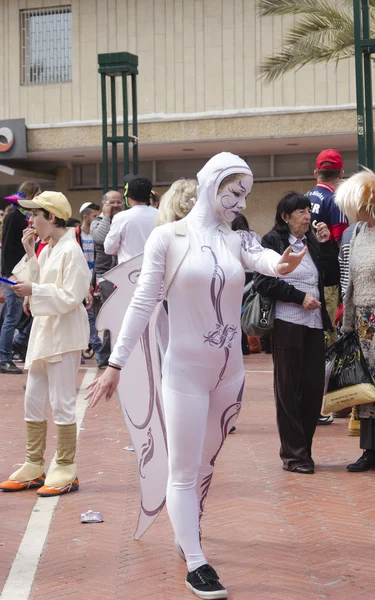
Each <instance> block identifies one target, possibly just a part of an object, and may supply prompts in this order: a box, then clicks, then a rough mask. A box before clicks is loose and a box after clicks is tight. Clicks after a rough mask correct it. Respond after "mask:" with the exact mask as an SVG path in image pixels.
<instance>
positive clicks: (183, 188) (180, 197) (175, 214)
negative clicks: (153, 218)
mask: <svg viewBox="0 0 375 600" xmlns="http://www.w3.org/2000/svg"><path fill="white" fill-rule="evenodd" d="M197 185H198V184H197V181H196V180H195V179H178V180H177V181H175V182H174V183H172V185H171V187H170V188H169V190H168V191H166V192H165V194H163V196H162V198H161V200H160V205H159V217H158V220H157V225H164V223H172V222H173V221H179V220H180V219H183V218H184V217H186V215H187V214H189V212H190V211H191V209H192V208H193V206H194V198H196V193H197Z"/></svg>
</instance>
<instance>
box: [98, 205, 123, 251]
mask: <svg viewBox="0 0 375 600" xmlns="http://www.w3.org/2000/svg"><path fill="white" fill-rule="evenodd" d="M120 214H121V213H120ZM116 217H117V215H115V216H114V217H113V219H112V223H111V227H110V230H109V232H108V233H107V235H106V238H105V240H104V244H103V246H104V252H105V253H106V254H109V255H110V256H114V255H116V254H117V253H118V251H119V249H120V245H121V233H122V228H123V227H124V226H126V222H125V223H123V222H122V221H120V220H119V219H116Z"/></svg>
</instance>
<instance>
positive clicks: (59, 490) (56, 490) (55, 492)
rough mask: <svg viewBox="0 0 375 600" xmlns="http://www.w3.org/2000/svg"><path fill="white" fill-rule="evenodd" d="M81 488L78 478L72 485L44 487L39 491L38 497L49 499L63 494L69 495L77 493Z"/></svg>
mask: <svg viewBox="0 0 375 600" xmlns="http://www.w3.org/2000/svg"><path fill="white" fill-rule="evenodd" d="M78 488H79V482H78V477H76V478H75V479H74V481H72V482H71V483H68V484H67V485H64V486H62V487H53V486H51V485H43V487H41V488H40V489H39V490H38V491H37V494H38V496H41V497H42V498H49V497H51V496H62V494H69V493H70V492H76V491H77V490H78Z"/></svg>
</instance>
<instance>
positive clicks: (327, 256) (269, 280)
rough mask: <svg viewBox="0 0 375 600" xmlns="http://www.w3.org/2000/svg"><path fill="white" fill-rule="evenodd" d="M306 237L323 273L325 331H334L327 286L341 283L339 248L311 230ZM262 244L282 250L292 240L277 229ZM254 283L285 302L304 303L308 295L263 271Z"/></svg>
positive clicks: (320, 292)
mask: <svg viewBox="0 0 375 600" xmlns="http://www.w3.org/2000/svg"><path fill="white" fill-rule="evenodd" d="M306 238H307V247H308V250H309V252H310V256H311V258H312V260H313V261H314V264H315V266H316V268H317V269H318V273H319V294H320V298H319V300H320V302H321V303H322V319H323V328H324V330H325V331H330V330H332V323H331V320H330V318H329V316H328V313H327V309H326V303H325V299H324V286H330V285H337V284H338V283H339V282H340V267H339V261H338V255H337V248H336V247H335V246H334V245H333V244H331V242H325V243H324V244H321V243H319V242H318V240H317V239H316V237H315V236H314V234H313V233H311V232H308V233H307V234H306ZM262 246H263V247H264V248H271V250H275V251H276V252H278V253H279V254H282V253H283V252H284V251H285V250H286V249H287V248H288V246H289V240H288V237H287V236H282V235H281V234H280V233H278V232H277V231H275V230H273V231H270V232H269V233H267V234H266V235H265V236H264V237H263V239H262ZM254 286H255V289H256V291H257V292H259V293H260V294H262V296H267V297H268V298H271V300H280V301H281V302H294V303H295V304H300V305H302V304H303V301H304V298H305V295H306V294H305V292H301V291H300V290H298V289H297V288H295V287H294V286H293V285H290V284H289V283H287V282H286V281H283V280H282V279H278V278H275V277H267V276H266V275H260V274H259V273H257V275H256V276H255V279H254Z"/></svg>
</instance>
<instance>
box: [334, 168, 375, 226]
mask: <svg viewBox="0 0 375 600" xmlns="http://www.w3.org/2000/svg"><path fill="white" fill-rule="evenodd" d="M335 202H336V204H337V206H338V207H339V208H340V210H341V211H342V212H343V213H345V214H346V216H347V217H348V219H349V221H350V222H351V223H354V222H355V221H357V220H358V213H360V212H361V210H365V211H366V212H367V214H368V215H369V216H370V217H371V218H372V219H375V173H373V172H372V171H370V170H369V169H366V170H365V171H360V172H359V173H356V174H355V175H352V176H351V177H349V179H346V180H345V181H343V182H342V183H340V185H339V186H338V188H337V190H336V193H335Z"/></svg>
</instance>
